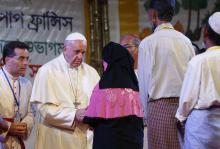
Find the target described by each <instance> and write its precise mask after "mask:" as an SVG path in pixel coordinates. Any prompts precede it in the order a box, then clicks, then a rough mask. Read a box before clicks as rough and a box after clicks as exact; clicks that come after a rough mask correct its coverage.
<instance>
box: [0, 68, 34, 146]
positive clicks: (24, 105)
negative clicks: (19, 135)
mask: <svg viewBox="0 0 220 149" xmlns="http://www.w3.org/2000/svg"><path fill="white" fill-rule="evenodd" d="M3 69H4V72H5V74H6V75H7V77H8V80H9V81H10V83H11V85H13V84H12V83H13V80H12V79H14V78H13V77H12V76H11V75H10V74H9V73H8V72H7V70H6V69H5V67H3ZM19 84H20V89H19ZM14 85H15V86H16V89H17V91H16V93H17V94H19V92H20V98H19V96H18V95H17V98H18V100H19V102H20V104H19V105H20V106H19V107H20V108H19V113H20V114H21V118H22V121H21V122H24V123H27V128H28V133H30V131H31V129H32V127H33V123H34V120H33V114H32V111H31V107H30V102H29V99H30V96H31V89H32V85H31V82H30V81H29V80H28V79H26V78H24V77H19V78H17V80H16V82H15V84H14ZM19 90H20V91H19ZM17 108H18V107H17V106H15V100H14V96H13V94H12V91H11V89H10V86H9V84H8V82H7V80H6V78H5V75H4V73H3V71H2V70H1V69H0V117H2V118H14V117H15V111H16V110H17ZM8 124H9V126H10V122H8ZM7 133H8V132H5V133H3V134H0V140H4V139H5V137H6V136H7ZM1 145H4V146H5V145H6V146H7V147H9V148H14V149H20V144H19V142H18V140H17V139H16V138H15V137H12V136H10V137H6V142H4V143H2V144H1V142H0V149H1Z"/></svg>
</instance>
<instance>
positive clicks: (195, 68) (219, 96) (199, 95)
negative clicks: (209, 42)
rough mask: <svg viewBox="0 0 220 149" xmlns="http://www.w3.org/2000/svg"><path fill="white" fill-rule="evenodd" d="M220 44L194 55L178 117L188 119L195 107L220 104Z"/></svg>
mask: <svg viewBox="0 0 220 149" xmlns="http://www.w3.org/2000/svg"><path fill="white" fill-rule="evenodd" d="M219 64H220V46H215V47H212V48H209V49H208V50H207V51H206V52H205V53H203V54H200V55H197V56H196V57H194V58H193V59H192V60H191V61H190V63H189V66H188V69H187V72H186V76H185V78H184V82H183V87H182V90H181V95H180V103H179V108H178V110H177V113H176V117H177V118H178V119H179V120H180V121H184V120H186V119H187V117H188V115H189V113H190V112H191V111H192V110H193V108H195V109H206V108H209V107H210V106H212V105H220V66H219Z"/></svg>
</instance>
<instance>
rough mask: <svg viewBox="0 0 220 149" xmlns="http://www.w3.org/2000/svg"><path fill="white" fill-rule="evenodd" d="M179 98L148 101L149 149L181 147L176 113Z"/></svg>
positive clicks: (177, 148) (176, 148) (175, 148)
mask: <svg viewBox="0 0 220 149" xmlns="http://www.w3.org/2000/svg"><path fill="white" fill-rule="evenodd" d="M177 107H178V98H165V99H164V98H161V99H159V100H155V101H152V102H149V103H148V108H147V109H148V111H147V113H148V119H147V122H148V125H147V129H148V132H147V133H148V135H147V137H148V149H179V148H180V145H179V142H178V136H177V128H176V120H175V113H176V110H177Z"/></svg>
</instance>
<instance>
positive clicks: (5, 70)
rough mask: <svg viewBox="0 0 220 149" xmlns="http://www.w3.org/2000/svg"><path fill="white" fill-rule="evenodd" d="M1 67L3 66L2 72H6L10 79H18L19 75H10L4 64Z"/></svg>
mask: <svg viewBox="0 0 220 149" xmlns="http://www.w3.org/2000/svg"><path fill="white" fill-rule="evenodd" d="M2 68H3V70H4V72H5V73H6V75H7V76H8V77H9V79H10V80H18V78H19V77H14V76H12V75H11V74H10V73H9V72H8V70H7V69H6V66H5V65H4V66H3V67H2Z"/></svg>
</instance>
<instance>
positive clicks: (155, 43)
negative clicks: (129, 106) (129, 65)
mask: <svg viewBox="0 0 220 149" xmlns="http://www.w3.org/2000/svg"><path fill="white" fill-rule="evenodd" d="M154 3H155V4H154V6H153V9H154V11H155V12H154V13H155V15H154V19H153V20H154V21H153V23H154V24H155V25H156V29H155V30H154V33H153V34H151V35H150V36H148V37H146V38H144V39H143V40H142V41H141V43H140V45H139V53H138V82H139V88H140V96H141V100H142V104H143V107H144V113H145V117H144V119H145V120H147V128H148V131H147V133H148V136H147V137H148V148H149V149H157V148H164V149H166V148H169V149H173V148H175V149H178V148H180V146H179V141H178V137H177V129H176V123H175V112H176V109H177V107H178V98H179V95H180V90H181V86H182V82H183V78H184V74H185V72H186V68H187V64H188V62H189V60H190V59H191V58H192V57H193V56H194V49H193V46H192V44H191V41H190V40H189V39H188V38H187V37H186V36H184V35H183V34H182V33H180V32H178V31H176V30H175V29H174V28H173V26H172V24H171V23H170V22H171V20H172V17H173V15H174V8H173V6H172V5H171V2H168V1H166V0H163V1H154ZM168 135H169V137H167V136H168Z"/></svg>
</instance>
